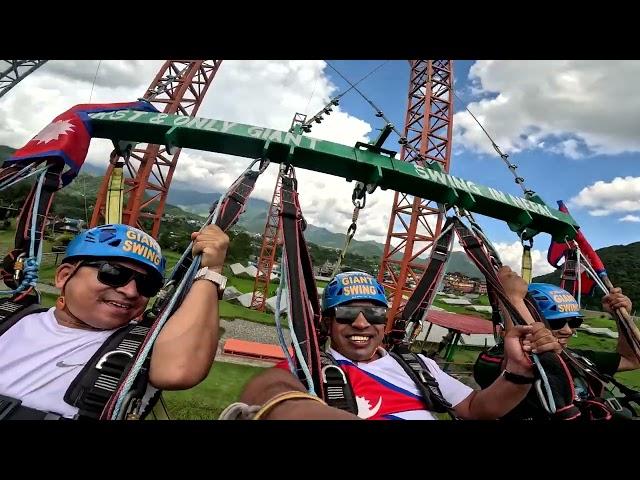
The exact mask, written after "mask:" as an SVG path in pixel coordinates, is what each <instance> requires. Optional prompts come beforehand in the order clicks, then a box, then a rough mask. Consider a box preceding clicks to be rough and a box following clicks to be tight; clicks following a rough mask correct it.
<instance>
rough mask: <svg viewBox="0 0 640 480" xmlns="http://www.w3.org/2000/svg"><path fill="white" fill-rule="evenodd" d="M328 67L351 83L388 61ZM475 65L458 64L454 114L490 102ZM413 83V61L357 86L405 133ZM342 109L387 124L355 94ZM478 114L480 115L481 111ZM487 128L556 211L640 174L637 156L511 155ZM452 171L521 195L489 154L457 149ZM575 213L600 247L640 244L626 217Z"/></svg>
mask: <svg viewBox="0 0 640 480" xmlns="http://www.w3.org/2000/svg"><path fill="white" fill-rule="evenodd" d="M329 62H330V63H331V64H332V65H333V66H334V67H336V68H337V69H338V70H339V71H340V72H341V73H342V74H343V75H345V76H346V77H347V78H348V79H349V80H351V81H352V82H355V81H357V80H358V79H360V78H361V77H363V76H365V75H366V74H367V73H369V72H370V71H371V70H372V69H374V68H375V67H376V66H378V65H380V64H381V63H383V62H384V60H367V61H363V60H357V61H346V60H335V61H332V60H329ZM473 64H474V61H455V62H454V79H455V89H456V93H457V94H458V95H459V96H460V97H461V99H462V101H463V102H464V103H463V102H460V100H458V99H457V98H455V99H454V112H460V111H463V110H464V108H465V107H466V106H467V104H468V102H473V101H477V100H478V99H479V98H488V96H487V95H486V94H485V95H483V96H480V97H479V96H477V95H474V94H473V93H472V91H471V88H470V87H471V85H472V82H471V81H470V79H469V70H470V68H471V66H472V65H473ZM325 74H326V75H327V76H328V77H329V78H330V79H331V81H332V82H333V83H334V84H335V85H336V86H337V87H338V88H339V91H343V90H345V89H347V88H349V86H348V84H347V83H346V82H345V81H344V80H343V79H342V78H341V77H340V76H339V75H338V74H337V73H336V72H335V71H334V70H333V69H331V68H329V67H327V68H326V69H325ZM408 81H409V65H408V62H407V61H406V60H402V61H399V60H395V61H389V62H388V63H386V64H385V65H384V66H383V67H381V68H380V70H378V71H377V72H376V73H374V74H373V75H371V76H370V77H369V78H367V79H366V80H364V81H363V82H362V83H361V84H359V85H358V88H359V89H360V90H361V91H362V92H363V93H364V94H365V95H367V96H368V97H369V98H370V99H371V100H372V101H373V102H374V103H375V104H377V105H378V106H379V107H380V108H381V109H382V110H383V111H384V113H385V115H386V116H387V117H388V118H390V119H391V121H392V122H393V123H394V124H395V126H396V127H397V128H398V130H400V131H402V127H403V122H404V115H405V111H406V95H407V86H408ZM490 96H491V95H489V97H490ZM341 107H342V108H343V109H344V110H345V111H347V112H348V113H350V114H351V115H353V116H356V117H358V118H361V119H363V120H366V121H367V122H369V123H370V124H371V125H374V126H376V127H377V128H380V127H381V126H382V125H383V121H382V119H378V118H376V117H375V116H374V113H375V112H374V111H373V109H372V108H371V107H370V105H369V104H368V103H367V102H365V101H364V99H362V97H361V96H360V95H358V94H357V93H356V92H355V91H353V90H352V91H351V92H349V93H348V94H346V95H345V96H344V97H343V99H342V100H341ZM612 108H615V105H612ZM472 111H473V107H472ZM307 113H315V112H307ZM473 113H474V114H476V115H477V113H478V112H473ZM483 125H484V126H485V128H487V129H488V130H489V133H490V134H491V135H492V136H493V137H494V139H495V140H496V142H497V143H498V145H499V146H500V147H501V148H502V150H503V151H504V152H505V153H507V154H510V160H511V161H512V162H514V163H516V164H517V165H518V167H519V169H518V170H519V173H520V175H522V176H523V177H524V178H525V179H526V184H527V186H528V187H529V188H531V189H533V190H535V191H536V192H537V193H538V194H539V195H540V196H541V197H542V198H543V199H544V200H545V201H546V202H547V204H549V205H551V206H553V207H555V206H556V200H560V199H563V200H565V201H569V199H570V198H573V197H575V196H576V195H578V193H579V192H580V191H581V190H582V189H583V188H585V187H588V186H590V185H592V184H594V183H595V182H596V181H604V182H611V181H612V180H613V179H614V178H615V177H626V176H634V177H637V176H638V175H639V174H640V160H639V158H638V153H620V154H615V155H597V154H594V152H591V154H590V155H588V156H586V157H585V158H577V159H576V158H569V156H566V155H563V154H560V153H554V152H552V151H549V148H546V149H543V148H530V149H523V150H521V151H520V152H516V153H512V152H510V151H509V149H508V148H505V146H503V145H502V144H501V142H500V141H499V140H498V138H499V137H500V132H499V131H492V130H491V126H490V125H487V124H484V122H483ZM477 128H479V127H477ZM375 134H376V132H374V133H373V134H370V137H375ZM567 138H572V136H571V135H566V134H563V135H559V136H558V138H552V137H549V136H548V137H547V138H546V139H545V143H546V144H547V145H552V144H553V143H554V142H555V143H556V144H557V142H560V141H562V140H566V139H567ZM485 142H486V145H487V146H488V148H490V142H489V140H488V139H486V137H485ZM385 146H387V147H388V148H392V149H395V150H398V149H399V145H398V144H397V136H396V135H394V134H392V135H391V137H390V138H389V139H388V140H387V142H386V144H385ZM583 147H584V146H583ZM583 150H584V151H587V150H588V149H586V148H583ZM451 172H452V173H453V174H455V175H457V176H460V177H463V178H468V179H471V180H474V181H476V182H477V183H480V184H483V185H487V186H493V187H494V188H498V189H500V190H502V191H506V192H510V193H512V194H514V195H521V191H520V189H519V187H518V186H517V185H516V184H515V183H514V181H513V177H512V175H511V173H510V172H509V171H508V170H507V168H506V166H505V165H504V163H503V162H502V160H501V159H500V158H499V157H498V155H497V154H495V153H491V154H485V153H481V152H476V151H474V150H472V149H469V148H465V147H464V146H459V145H456V144H454V154H453V155H452V164H451ZM570 210H571V213H572V215H573V216H574V218H575V219H576V221H577V222H578V223H579V224H580V225H581V227H582V228H583V231H584V233H585V235H586V236H587V238H588V239H589V241H590V242H591V243H592V245H593V246H594V247H595V248H599V247H603V246H608V245H612V244H627V243H630V242H634V241H638V240H640V223H635V222H621V221H619V218H621V217H623V216H624V215H622V214H620V215H608V216H591V215H589V214H588V211H587V210H586V209H583V208H579V207H577V206H573V207H572V208H570ZM482 224H483V226H484V227H485V228H486V230H487V232H488V233H489V234H490V236H491V238H492V239H495V240H496V241H499V242H509V243H510V242H512V241H513V240H514V239H515V234H514V233H513V232H511V231H510V230H509V229H508V228H507V227H506V225H504V224H503V223H502V222H499V221H495V220H492V219H486V217H482ZM548 242H549V236H548V235H546V234H541V235H539V236H538V237H536V247H537V248H540V249H544V248H546V245H547V244H548Z"/></svg>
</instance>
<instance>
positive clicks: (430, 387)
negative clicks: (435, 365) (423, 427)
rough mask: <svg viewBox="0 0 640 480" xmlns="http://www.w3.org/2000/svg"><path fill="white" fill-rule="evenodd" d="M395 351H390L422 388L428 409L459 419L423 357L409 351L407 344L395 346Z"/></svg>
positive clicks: (419, 388) (419, 387)
mask: <svg viewBox="0 0 640 480" xmlns="http://www.w3.org/2000/svg"><path fill="white" fill-rule="evenodd" d="M395 350H396V351H395V352H393V351H390V352H389V355H391V356H392V357H393V358H394V359H395V360H396V361H397V362H398V363H399V364H400V366H401V367H402V369H403V370H404V371H405V372H406V373H407V375H409V378H411V380H413V382H414V383H415V384H416V386H417V387H418V390H420V393H421V394H422V399H423V401H424V403H425V405H426V409H427V410H430V411H433V412H437V413H444V412H447V413H448V414H449V416H450V417H451V418H452V419H454V420H455V419H457V417H456V415H455V412H454V411H453V407H452V405H451V404H450V403H449V402H448V401H447V400H446V399H445V398H444V396H443V395H442V392H441V391H440V387H439V385H438V382H437V381H436V379H435V378H434V377H433V375H431V372H430V371H429V368H428V367H427V366H426V365H425V363H424V362H423V361H422V359H421V358H420V357H419V356H418V355H417V354H415V353H413V352H411V351H409V349H408V348H407V347H406V346H402V347H395Z"/></svg>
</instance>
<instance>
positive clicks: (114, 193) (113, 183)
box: [104, 166, 124, 224]
mask: <svg viewBox="0 0 640 480" xmlns="http://www.w3.org/2000/svg"><path fill="white" fill-rule="evenodd" d="M123 184H124V176H123V174H122V166H115V167H114V169H113V171H112V172H111V178H109V189H108V190H107V201H106V204H105V207H104V221H105V224H113V223H122V201H123V200H124V198H123V190H124V189H123Z"/></svg>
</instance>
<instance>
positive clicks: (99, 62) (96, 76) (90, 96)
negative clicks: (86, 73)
mask: <svg viewBox="0 0 640 480" xmlns="http://www.w3.org/2000/svg"><path fill="white" fill-rule="evenodd" d="M101 63H102V60H99V61H98V66H97V67H96V74H95V75H94V76H93V83H92V84H91V93H90V94H89V102H88V103H91V99H92V98H93V87H94V86H95V85H96V78H98V70H100V64H101Z"/></svg>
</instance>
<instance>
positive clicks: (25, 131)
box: [0, 60, 640, 273]
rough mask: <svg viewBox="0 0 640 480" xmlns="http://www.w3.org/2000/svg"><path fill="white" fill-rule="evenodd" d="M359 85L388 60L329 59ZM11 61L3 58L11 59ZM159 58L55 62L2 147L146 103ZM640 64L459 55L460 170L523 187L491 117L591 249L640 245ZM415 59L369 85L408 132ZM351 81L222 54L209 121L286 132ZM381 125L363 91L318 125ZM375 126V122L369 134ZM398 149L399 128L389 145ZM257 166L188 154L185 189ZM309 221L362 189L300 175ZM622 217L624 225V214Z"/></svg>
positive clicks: (381, 199)
mask: <svg viewBox="0 0 640 480" xmlns="http://www.w3.org/2000/svg"><path fill="white" fill-rule="evenodd" d="M329 62H330V63H331V64H332V65H333V66H335V67H336V68H337V69H338V70H339V71H340V72H341V73H343V74H344V75H345V76H347V77H348V78H349V79H350V80H351V81H354V82H355V81H357V80H359V79H360V78H361V77H363V76H364V75H366V74H368V73H369V72H370V71H371V70H373V69H374V68H375V67H377V66H378V65H380V64H381V63H383V62H384V60H351V61H348V60H335V61H334V60H329ZM0 63H2V61H0ZM163 63H164V61H162V60H153V61H152V60H101V61H98V60H51V61H49V62H48V63H47V64H46V65H45V66H43V67H42V68H40V69H39V70H38V71H37V72H35V73H33V74H31V75H29V76H28V77H27V78H26V79H24V80H23V81H22V82H21V83H20V84H19V85H18V86H17V87H15V88H14V89H13V90H12V91H11V92H10V93H9V94H8V95H5V96H4V97H3V98H2V99H0V145H10V146H13V147H19V146H21V145H24V144H25V143H26V141H28V139H30V138H32V137H33V135H35V134H36V133H37V132H39V131H40V130H41V129H42V128H43V127H44V126H46V125H47V124H48V123H49V122H51V120H52V119H53V118H54V117H55V116H57V115H58V114H60V113H61V112H63V111H65V110H67V109H68V108H70V107H71V106H73V105H76V104H78V103H87V102H89V101H92V102H95V103H102V102H104V103H109V102H120V101H131V100H134V99H136V98H138V97H140V96H141V95H142V94H143V93H144V92H145V90H146V89H147V88H148V86H149V83H150V82H151V81H152V79H153V78H154V77H155V75H156V74H157V72H158V70H159V69H160V68H161V67H162V65H163ZM639 77H640V61H621V60H616V61H607V62H602V61H571V60H566V61H560V60H554V61H531V60H509V61H503V60H500V61H488V60H481V61H471V60H469V61H454V79H455V90H456V92H457V94H458V95H459V96H460V97H461V100H462V101H460V100H458V99H457V98H456V99H454V111H455V117H454V122H453V124H454V138H453V154H452V164H451V172H452V173H453V174H455V175H457V176H460V177H462V178H467V179H470V180H473V181H475V182H477V183H479V184H482V185H486V186H492V187H494V188H497V189H500V190H502V191H505V192H509V193H512V194H514V195H520V194H521V191H520V189H519V188H518V187H517V185H515V183H514V182H513V177H512V176H511V174H510V173H509V171H508V170H507V168H506V166H505V165H504V163H503V162H502V160H501V159H500V158H499V157H498V156H497V154H496V153H495V151H493V149H492V147H491V144H490V142H489V141H488V139H487V138H486V137H485V136H484V134H483V133H482V131H481V130H480V128H479V127H478V126H477V125H476V124H475V123H474V122H473V120H472V119H471V117H470V116H469V115H468V114H466V113H465V111H464V108H465V106H466V105H467V103H468V104H469V108H470V109H471V111H472V112H473V113H474V114H475V115H476V116H477V117H478V118H479V119H480V121H481V122H482V124H483V125H484V127H485V128H486V129H487V130H488V131H489V132H490V134H491V135H492V137H493V138H494V140H495V141H496V142H497V144H498V145H499V146H500V147H501V148H502V150H503V151H504V152H505V153H507V154H509V155H510V159H511V161H513V162H514V163H516V164H517V165H518V166H519V173H520V174H521V175H522V176H524V177H525V178H526V180H527V185H528V186H529V187H530V188H532V189H534V190H535V191H536V192H538V194H539V195H540V196H541V197H542V198H543V199H544V200H545V201H546V202H547V204H549V205H550V206H555V205H556V203H555V202H556V200H559V199H563V200H565V201H567V202H569V206H570V210H571V213H572V215H573V216H574V218H575V219H576V221H577V222H578V223H579V224H580V225H581V226H582V228H583V231H584V233H585V235H586V236H587V238H588V239H589V240H590V241H591V243H592V244H593V246H594V247H596V248H599V247H602V246H608V245H612V244H628V243H631V242H635V241H638V240H640V160H639V159H638V155H639V154H640V84H639V83H638V82H637V78H639ZM408 81H409V63H408V61H406V60H392V61H388V62H386V63H385V64H384V66H383V67H382V68H380V69H379V70H378V71H377V72H375V73H374V74H373V75H372V76H370V77H369V78H367V79H366V80H365V81H364V82H362V83H361V84H360V85H358V87H359V88H360V89H362V91H364V93H365V94H366V95H367V96H369V97H370V98H371V100H373V101H374V103H376V104H377V105H378V106H379V107H380V108H381V109H382V110H383V111H384V112H385V114H386V115H387V116H388V117H389V118H390V120H391V121H392V122H393V123H394V124H395V126H396V127H397V129H398V130H400V131H402V129H403V126H404V125H403V123H404V116H405V109H406V103H407V88H408ZM347 88H348V84H347V83H346V82H345V81H344V80H343V79H342V78H341V77H340V76H339V75H338V74H336V73H335V72H334V71H333V70H332V69H331V68H330V67H329V66H328V65H327V64H326V63H325V61H322V60H224V61H223V63H222V66H221V67H220V69H219V70H218V72H217V74H216V76H215V79H214V80H213V84H212V87H211V88H210V89H209V91H208V93H207V95H206V98H205V99H204V101H203V103H202V105H201V107H200V110H199V111H198V116H201V117H204V118H215V119H224V120H227V121H232V122H239V123H245V124H250V125H258V126H263V127H267V128H274V129H279V130H286V129H287V128H288V127H289V125H290V123H291V119H292V117H293V114H294V113H295V112H304V113H307V114H314V113H316V112H317V111H318V110H319V109H320V108H321V107H322V106H323V105H325V104H326V102H328V101H329V100H330V98H331V97H332V96H334V95H337V94H338V93H339V92H340V91H344V90H346V89H347ZM382 125H383V121H382V120H381V119H379V118H376V117H375V112H374V111H373V109H372V108H371V106H370V105H369V104H368V103H366V102H365V101H364V100H363V99H362V98H361V97H360V96H359V95H358V94H357V93H356V92H355V91H352V92H350V93H348V94H347V95H345V96H344V97H343V98H342V101H341V105H340V107H339V108H337V109H335V111H334V113H333V114H332V115H331V116H329V117H326V120H325V121H324V122H323V123H322V124H321V125H315V126H314V128H313V131H312V132H311V134H310V135H311V136H312V137H316V138H319V139H323V140H328V141H333V142H337V143H342V144H345V145H354V144H355V142H357V141H365V140H366V139H367V138H369V140H373V139H374V138H375V137H376V136H377V132H376V131H375V128H381V127H382ZM371 128H374V130H373V131H372V130H371ZM385 146H386V147H387V148H390V149H393V150H399V145H398V144H397V137H396V136H395V135H394V134H392V135H391V136H390V137H389V139H388V140H387V143H386V145H385ZM111 149H112V145H111V143H110V142H109V141H107V140H99V139H96V140H94V141H93V142H92V144H91V148H90V150H89V154H88V156H87V163H91V164H93V165H94V166H96V167H98V168H102V169H104V168H106V161H107V160H106V159H108V158H109V153H110V152H111ZM246 162H247V160H246V159H242V158H239V157H231V156H228V155H227V156H225V155H220V154H215V153H211V152H201V151H194V150H189V149H184V150H183V151H182V153H181V155H180V160H179V163H178V168H177V169H176V171H175V174H174V182H175V185H176V187H178V186H180V185H182V186H184V185H187V186H188V188H193V189H195V190H199V191H201V192H221V191H224V190H225V189H226V188H228V186H229V184H230V183H231V182H232V181H233V180H234V179H235V178H236V177H237V176H238V175H239V174H240V172H241V171H242V170H243V169H244V168H245V167H246V165H247V163H246ZM296 173H297V176H298V179H299V184H300V185H301V188H300V201H301V204H302V209H303V212H304V214H305V218H306V219H307V220H308V221H309V223H311V224H313V225H316V226H321V227H325V228H327V229H329V230H331V231H333V232H345V231H346V229H347V227H348V226H349V224H350V219H351V215H352V211H353V206H352V205H351V201H350V198H351V192H352V189H353V185H351V184H349V183H347V182H345V181H340V180H339V179H338V180H336V178H335V177H331V176H328V175H322V174H318V173H315V172H311V171H298V172H296ZM276 176H277V168H275V167H273V168H270V169H268V170H267V172H265V174H263V176H262V177H261V180H260V182H258V183H257V185H256V189H255V190H254V192H253V196H254V197H256V198H260V199H262V200H265V201H267V202H269V201H270V200H271V198H272V195H273V186H274V184H275V179H276ZM391 200H392V194H391V192H376V193H375V194H374V195H371V196H370V197H369V199H368V200H367V208H365V209H364V210H362V211H361V213H360V220H359V225H358V233H357V239H358V240H376V241H379V242H384V241H385V239H386V233H387V229H388V224H389V219H388V215H389V213H390V211H391V208H390V206H391V205H390V204H391ZM622 220H624V221H622ZM481 223H482V224H483V226H484V227H485V229H486V230H487V232H488V233H489V235H490V236H491V238H492V240H493V241H494V244H495V245H496V247H497V248H498V250H499V251H500V254H501V256H502V259H503V261H504V262H505V263H507V264H509V265H511V266H512V267H514V268H519V267H517V266H518V265H519V262H520V255H521V252H522V249H521V247H520V246H519V244H518V243H517V238H516V235H515V234H514V233H513V232H511V231H510V230H509V229H508V228H507V227H506V225H504V224H503V223H502V222H498V221H493V220H491V219H487V218H485V217H481ZM548 243H549V237H548V235H546V234H541V235H539V236H538V237H536V240H535V245H534V251H533V257H534V258H533V260H534V273H545V271H548V269H549V266H548V264H545V263H546V262H545V261H544V253H545V252H546V249H547V247H548Z"/></svg>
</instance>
